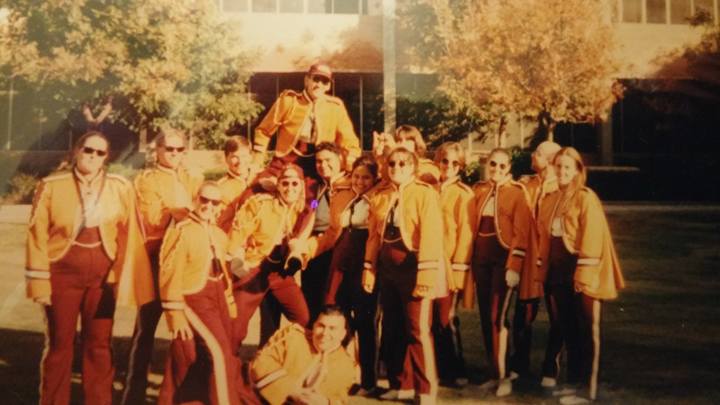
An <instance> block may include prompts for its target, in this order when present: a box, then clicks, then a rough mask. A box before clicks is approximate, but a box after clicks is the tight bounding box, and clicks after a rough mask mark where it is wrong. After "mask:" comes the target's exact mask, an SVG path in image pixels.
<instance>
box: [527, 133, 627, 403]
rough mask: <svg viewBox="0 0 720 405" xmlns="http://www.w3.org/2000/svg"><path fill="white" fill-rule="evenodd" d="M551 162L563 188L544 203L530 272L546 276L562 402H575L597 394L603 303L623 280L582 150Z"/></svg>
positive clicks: (567, 150)
mask: <svg viewBox="0 0 720 405" xmlns="http://www.w3.org/2000/svg"><path fill="white" fill-rule="evenodd" d="M553 164H554V166H555V175H556V176H557V181H558V185H559V189H558V190H557V191H554V192H552V193H549V194H547V195H546V196H545V197H544V198H543V199H542V201H541V203H540V207H539V213H538V219H537V229H538V233H539V239H540V241H539V254H538V256H539V258H538V266H537V267H536V268H535V270H536V271H535V272H534V273H533V274H532V277H533V278H534V279H537V280H540V281H543V282H544V285H545V297H546V302H547V303H548V305H547V307H548V315H549V318H550V323H551V324H552V327H554V328H556V329H557V330H560V331H561V333H562V335H563V340H564V342H565V345H566V349H567V383H568V384H569V385H570V386H571V387H570V389H569V390H563V392H566V393H568V395H566V396H563V397H561V399H560V402H561V403H567V404H575V403H583V402H588V401H590V400H594V399H595V398H596V396H597V384H598V371H599V357H600V356H599V354H600V310H601V304H602V301H604V300H610V299H615V298H617V295H618V291H619V290H620V289H622V288H624V286H625V281H624V279H623V275H622V271H621V269H620V264H619V262H618V259H617V255H616V253H615V247H614V244H613V241H612V236H611V235H610V228H609V226H608V223H607V219H606V218H605V213H604V211H603V208H602V204H601V202H600V199H599V198H598V197H597V195H596V194H595V193H594V192H593V191H592V190H590V189H589V188H588V187H586V186H585V181H586V178H587V171H586V168H585V165H584V164H583V161H582V158H581V157H580V154H579V153H578V151H577V150H575V149H574V148H571V147H566V148H563V149H561V150H560V151H559V152H558V153H557V154H556V155H555V159H554V160H553ZM576 388H577V390H576ZM573 391H575V392H574V393H573Z"/></svg>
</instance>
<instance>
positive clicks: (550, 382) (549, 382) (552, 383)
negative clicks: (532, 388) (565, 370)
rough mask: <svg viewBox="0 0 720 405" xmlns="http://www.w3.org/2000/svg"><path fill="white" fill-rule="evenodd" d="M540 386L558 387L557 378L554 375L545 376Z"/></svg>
mask: <svg viewBox="0 0 720 405" xmlns="http://www.w3.org/2000/svg"><path fill="white" fill-rule="evenodd" d="M540 386H541V387H543V388H555V387H557V379H555V378H552V377H543V378H542V380H541V381H540Z"/></svg>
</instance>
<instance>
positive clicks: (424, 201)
mask: <svg viewBox="0 0 720 405" xmlns="http://www.w3.org/2000/svg"><path fill="white" fill-rule="evenodd" d="M418 203H419V207H418V213H419V218H418V219H419V221H420V230H419V231H420V235H419V236H420V243H419V246H418V273H417V282H416V285H417V286H425V287H429V288H433V287H434V286H435V284H436V282H437V272H438V271H439V270H440V261H441V260H443V253H442V246H441V244H439V243H438V235H442V232H443V223H442V211H441V210H440V196H439V195H438V193H437V192H436V191H435V190H434V189H432V188H430V187H426V188H424V190H423V191H422V195H421V196H419V201H418Z"/></svg>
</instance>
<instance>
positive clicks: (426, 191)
mask: <svg viewBox="0 0 720 405" xmlns="http://www.w3.org/2000/svg"><path fill="white" fill-rule="evenodd" d="M387 168H388V178H389V180H390V181H389V182H388V183H385V184H383V185H382V186H380V187H379V188H378V189H377V192H376V193H375V195H374V196H373V198H372V199H371V207H370V219H369V222H368V241H367V247H366V251H365V269H364V271H363V277H362V283H363V288H364V289H365V291H366V292H368V293H372V291H373V288H374V286H375V277H376V275H377V276H378V277H379V278H380V289H381V291H380V297H381V303H380V305H381V308H382V310H383V334H384V336H385V337H386V338H384V339H383V346H384V349H383V350H386V351H387V350H391V351H392V352H390V353H389V354H390V355H389V356H388V355H386V356H384V357H385V359H386V361H387V363H388V364H387V368H388V378H389V379H390V388H391V391H390V392H389V393H387V395H385V394H383V395H384V396H383V397H384V398H387V399H391V398H393V397H394V398H395V399H397V398H399V397H401V396H402V395H401V394H402V393H403V392H409V391H410V390H411V389H412V388H414V389H415V394H416V395H417V397H418V399H419V400H420V401H421V402H423V403H424V402H427V401H434V399H435V396H436V393H437V376H436V370H435V354H434V350H433V345H432V335H431V332H430V324H431V321H432V308H431V307H432V299H433V298H434V297H435V296H436V295H437V289H438V288H439V287H441V286H442V285H443V284H445V274H444V273H443V272H441V264H440V262H441V261H442V260H444V258H443V251H442V242H440V243H438V238H439V236H440V235H442V231H443V223H442V214H441V211H440V202H439V199H440V198H439V196H438V193H437V191H436V190H435V188H434V187H433V186H431V185H429V184H427V183H424V182H422V181H420V180H417V178H416V173H417V169H418V160H417V156H416V155H415V154H414V153H412V152H411V151H409V150H408V149H406V148H404V147H398V148H396V149H394V150H393V151H392V152H390V154H389V155H388V159H387ZM390 334H393V338H390ZM386 354H387V353H386ZM402 373H410V375H411V377H409V378H402V381H401V374H402ZM401 382H407V383H408V384H409V383H412V384H413V385H412V386H407V387H405V386H401V385H400V384H401Z"/></svg>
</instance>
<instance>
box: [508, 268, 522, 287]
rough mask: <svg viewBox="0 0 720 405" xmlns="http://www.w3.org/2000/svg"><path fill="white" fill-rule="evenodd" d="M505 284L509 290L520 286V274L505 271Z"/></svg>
mask: <svg viewBox="0 0 720 405" xmlns="http://www.w3.org/2000/svg"><path fill="white" fill-rule="evenodd" d="M505 283H507V286H508V287H510V288H515V287H517V285H518V284H520V274H518V273H517V272H514V271H512V270H509V269H508V270H506V271H505Z"/></svg>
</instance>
